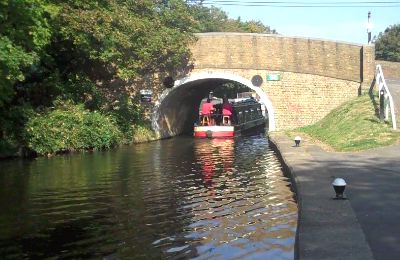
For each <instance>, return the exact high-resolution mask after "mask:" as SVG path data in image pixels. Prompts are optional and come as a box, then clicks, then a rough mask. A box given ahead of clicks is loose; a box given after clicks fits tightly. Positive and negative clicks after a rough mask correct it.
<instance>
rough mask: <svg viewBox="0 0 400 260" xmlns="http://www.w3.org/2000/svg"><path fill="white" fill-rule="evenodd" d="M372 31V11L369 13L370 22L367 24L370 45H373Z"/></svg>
mask: <svg viewBox="0 0 400 260" xmlns="http://www.w3.org/2000/svg"><path fill="white" fill-rule="evenodd" d="M371 29H372V24H371V11H369V12H368V22H367V34H368V44H371V40H372V39H371Z"/></svg>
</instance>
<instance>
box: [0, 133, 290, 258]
mask: <svg viewBox="0 0 400 260" xmlns="http://www.w3.org/2000/svg"><path fill="white" fill-rule="evenodd" d="M296 225H297V205H296V203H295V201H294V199H293V193H292V192H291V191H290V183H289V182H288V179H287V178H285V177H284V176H283V173H282V170H281V166H280V163H279V161H278V160H277V158H276V156H275V153H274V152H273V151H272V150H271V149H270V148H269V146H268V141H267V139H266V138H265V136H264V135H254V136H247V137H242V138H239V139H235V140H222V139H221V140H208V139H207V140H195V139H193V138H192V137H179V138H173V139H169V140H163V141H158V142H152V143H147V144H139V145H134V146H127V147H122V148H119V149H115V150H111V151H106V152H96V153H86V154H78V155H70V156H59V157H54V158H50V159H47V158H39V159H36V160H33V161H22V160H21V161H19V160H12V161H4V162H0V258H1V259H3V258H6V259H46V258H53V259H71V258H74V259H76V258H94V259H99V258H100V259H102V258H104V259H120V258H124V259H186V258H196V259H293V253H294V239H295V231H296Z"/></svg>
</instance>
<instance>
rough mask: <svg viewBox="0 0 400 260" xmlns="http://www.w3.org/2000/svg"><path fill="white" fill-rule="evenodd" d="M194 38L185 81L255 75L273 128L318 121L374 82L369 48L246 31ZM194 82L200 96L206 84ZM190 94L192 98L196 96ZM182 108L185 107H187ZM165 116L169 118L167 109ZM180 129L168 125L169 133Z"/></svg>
mask: <svg viewBox="0 0 400 260" xmlns="http://www.w3.org/2000/svg"><path fill="white" fill-rule="evenodd" d="M197 37H198V41H197V42H196V43H195V44H194V45H193V46H192V47H191V50H192V53H193V59H194V69H193V70H192V71H190V73H188V74H187V75H186V77H191V76H194V75H195V74H198V73H204V72H206V73H210V74H213V73H224V74H225V75H236V76H240V77H242V78H243V79H246V80H249V81H250V80H251V78H252V77H253V76H254V75H260V76H261V77H262V78H263V83H262V85H261V86H260V88H261V89H262V90H263V91H264V92H265V93H266V95H267V96H268V97H269V99H270V100H271V102H272V106H273V108H274V110H275V122H276V128H277V130H282V129H291V128H295V127H299V126H304V125H308V124H311V123H314V122H316V121H318V120H320V119H321V118H323V117H324V116H325V115H327V114H328V113H329V112H330V111H331V110H332V109H334V108H336V107H338V106H339V105H340V104H342V103H343V102H346V101H348V100H351V99H353V98H355V97H357V96H358V95H359V94H360V93H362V92H363V91H366V90H368V89H369V87H370V86H371V84H372V82H373V79H374V71H375V59H374V56H375V48H374V45H355V44H349V43H342V42H332V41H324V40H319V39H307V38H293V37H283V36H279V35H266V34H249V33H204V34H197ZM270 73H277V74H280V75H281V79H280V80H279V81H267V79H266V77H267V74H270ZM197 84H198V87H199V93H202V92H201V91H200V88H202V87H204V85H203V84H210V83H202V82H199V83H197ZM192 85H193V84H192ZM208 86H209V85H208ZM208 86H207V87H208ZM190 91H191V93H192V94H190V95H193V98H194V97H195V96H196V95H198V94H193V93H194V92H193V89H191V90H190ZM156 92H157V91H156ZM203 92H204V90H203ZM157 93H158V94H160V93H161V92H157ZM188 95H189V94H188ZM188 98H189V97H188ZM197 98H198V97H197ZM171 104H172V103H171ZM186 105H187V107H188V109H189V105H190V104H189V103H188V104H186ZM168 109H169V110H171V109H173V108H168ZM176 109H178V108H176ZM180 109H183V108H180ZM161 113H163V112H161ZM170 114H171V115H173V114H174V113H173V111H172V110H171V111H170ZM175 114H176V113H175ZM181 116H183V115H181ZM164 117H165V118H167V116H164ZM172 117H174V116H170V117H168V120H169V122H174V120H173V118H172ZM164 121H165V120H164ZM181 127H183V126H179V127H178V126H176V127H175V126H172V125H171V124H168V128H170V129H175V130H174V132H175V133H178V132H179V131H180V130H179V129H178V128H181Z"/></svg>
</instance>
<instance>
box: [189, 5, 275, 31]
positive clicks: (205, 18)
mask: <svg viewBox="0 0 400 260" xmlns="http://www.w3.org/2000/svg"><path fill="white" fill-rule="evenodd" d="M190 9H191V13H192V15H193V17H194V18H195V19H196V21H197V25H196V26H195V29H196V32H249V33H276V31H275V30H271V28H270V27H269V26H266V25H264V24H263V23H261V22H260V21H246V22H243V21H241V19H240V17H238V18H237V19H231V18H229V17H228V15H227V14H226V12H224V11H223V10H222V9H220V8H217V7H214V6H211V7H206V6H203V5H191V7H190Z"/></svg>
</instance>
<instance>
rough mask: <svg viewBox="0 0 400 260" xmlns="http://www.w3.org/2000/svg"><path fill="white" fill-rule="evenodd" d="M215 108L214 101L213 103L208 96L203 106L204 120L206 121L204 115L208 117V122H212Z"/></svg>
mask: <svg viewBox="0 0 400 260" xmlns="http://www.w3.org/2000/svg"><path fill="white" fill-rule="evenodd" d="M214 110H215V108H214V105H213V103H211V99H209V98H207V101H206V102H205V103H204V104H203V105H202V106H201V116H202V117H203V121H202V122H205V121H204V117H207V124H208V125H210V124H212V121H213V119H212V113H213V112H214Z"/></svg>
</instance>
